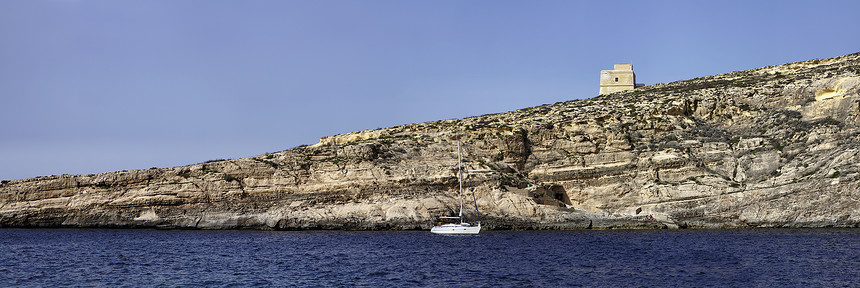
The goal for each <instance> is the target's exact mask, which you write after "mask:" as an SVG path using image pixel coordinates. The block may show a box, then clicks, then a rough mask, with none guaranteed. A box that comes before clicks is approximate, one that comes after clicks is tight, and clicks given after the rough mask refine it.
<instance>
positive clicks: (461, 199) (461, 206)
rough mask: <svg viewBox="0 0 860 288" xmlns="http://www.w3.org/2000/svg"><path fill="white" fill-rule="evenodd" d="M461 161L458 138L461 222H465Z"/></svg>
mask: <svg viewBox="0 0 860 288" xmlns="http://www.w3.org/2000/svg"><path fill="white" fill-rule="evenodd" d="M461 163H462V156H460V140H457V180H459V182H460V223H463V170H461V169H460V166H462V164H461Z"/></svg>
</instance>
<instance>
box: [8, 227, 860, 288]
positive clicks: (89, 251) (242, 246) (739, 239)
mask: <svg viewBox="0 0 860 288" xmlns="http://www.w3.org/2000/svg"><path fill="white" fill-rule="evenodd" d="M0 286H2V287H8V286H31V287H50V286H107V287H112V286H134V287H140V286H159V287H161V286H181V287H203V286H205V287H224V286H231V287H235V286H298V287H319V286H333V287H354V286H359V287H362V286H364V287H378V286H395V287H413V286H420V287H423V286H431V287H452V286H454V287H524V286H532V287H534V286H537V287H561V286H568V287H570V286H574V287H575V286H583V287H678V286H682V287H785V286H788V287H858V286H860V229H791V230H789V229H762V230H620V231H618V230H609V231H591V230H583V231H484V232H482V233H481V235H480V236H439V235H433V234H430V233H429V232H343V231H312V232H260V231H158V230H43V229H31V230H22V229H0Z"/></svg>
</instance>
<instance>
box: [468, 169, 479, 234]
mask: <svg viewBox="0 0 860 288" xmlns="http://www.w3.org/2000/svg"><path fill="white" fill-rule="evenodd" d="M466 179H469V190H470V191H472V201H473V202H474V203H475V213H477V214H478V223H481V211H478V199H477V198H476V197H475V186H472V174H466Z"/></svg>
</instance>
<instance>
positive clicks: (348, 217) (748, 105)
mask: <svg viewBox="0 0 860 288" xmlns="http://www.w3.org/2000/svg"><path fill="white" fill-rule="evenodd" d="M858 89H860V53H858V54H852V55H846V56H842V57H836V58H831V59H821V60H812V61H805V62H798V63H790V64H785V65H778V66H772V67H765V68H760V69H754V70H749V71H740V72H732V73H728V74H722V75H716V76H709V77H702V78H696V79H692V80H687V81H680V82H674V83H660V84H656V85H652V86H647V87H641V88H637V89H635V90H632V91H625V92H619V93H613V94H609V95H603V96H600V97H596V98H592V99H586V100H574V101H568V102H562V103H555V104H550V105H543V106H538V107H532V108H526V109H522V110H517V111H512V112H506V113H499V114H492V115H483V116H477V117H471V118H466V119H459V120H445V121H436V122H429V123H421V124H412V125H403V126H397V127H391V128H384V129H377V130H372V131H360V132H354V133H348V134H343V135H336V136H331V137H325V138H323V139H321V140H320V142H319V143H317V144H315V145H311V146H302V147H297V148H293V149H289V150H286V151H282V152H277V153H271V154H265V155H261V156H257V157H251V158H244V159H234V160H218V161H210V162H207V163H201V164H196V165H191V166H184V167H174V168H162V169H149V170H138V171H119V172H108V173H101V174H95V175H60V176H49V177H37V178H31V179H21V180H11V181H2V184H0V227H160V228H200V229H225V228H230V229H232V228H251V229H421V228H427V227H428V224H429V223H431V222H433V221H434V219H436V217H437V216H442V215H450V214H454V213H455V212H456V211H457V209H458V198H457V184H458V181H457V178H456V169H457V165H456V163H457V150H456V142H457V140H459V141H461V142H462V143H463V146H464V157H465V158H464V161H465V164H466V165H467V166H468V167H469V169H472V170H486V171H484V172H481V173H473V174H471V175H470V177H469V180H470V181H471V182H472V184H473V186H474V187H475V189H474V195H475V197H476V198H477V206H478V207H479V209H480V211H481V212H482V215H481V216H482V220H483V223H484V225H485V226H487V227H489V228H497V229H499V228H500V229H504V228H514V229H530V228H535V229H567V228H589V227H593V228H611V227H757V226H764V227H822V226H837V227H847V226H851V227H857V226H860V154H858V153H860V138H858V133H860V127H858V124H860V94H858ZM466 197H467V199H471V197H472V194H466ZM467 216H468V217H469V218H471V219H475V218H476V216H477V215H475V213H474V212H469V213H467Z"/></svg>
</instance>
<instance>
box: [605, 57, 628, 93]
mask: <svg viewBox="0 0 860 288" xmlns="http://www.w3.org/2000/svg"><path fill="white" fill-rule="evenodd" d="M633 88H636V74H634V73H633V64H615V70H601V71H600V94H609V93H612V92H618V91H624V90H632V89H633Z"/></svg>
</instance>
